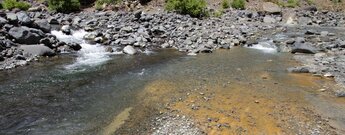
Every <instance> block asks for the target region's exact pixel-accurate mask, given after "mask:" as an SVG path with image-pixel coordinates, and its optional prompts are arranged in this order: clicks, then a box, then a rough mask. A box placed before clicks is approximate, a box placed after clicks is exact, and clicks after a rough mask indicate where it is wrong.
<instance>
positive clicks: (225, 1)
mask: <svg viewBox="0 0 345 135" xmlns="http://www.w3.org/2000/svg"><path fill="white" fill-rule="evenodd" d="M222 7H223V9H227V8H229V7H230V4H229V0H222Z"/></svg>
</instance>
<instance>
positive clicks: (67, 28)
mask: <svg viewBox="0 0 345 135" xmlns="http://www.w3.org/2000/svg"><path fill="white" fill-rule="evenodd" d="M61 31H62V32H63V33H65V34H67V35H70V34H71V26H69V25H64V26H62V27H61Z"/></svg>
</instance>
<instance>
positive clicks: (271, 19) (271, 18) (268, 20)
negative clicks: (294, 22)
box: [263, 16, 276, 23]
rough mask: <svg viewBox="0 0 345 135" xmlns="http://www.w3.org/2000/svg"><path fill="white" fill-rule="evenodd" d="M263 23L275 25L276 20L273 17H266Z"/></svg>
mask: <svg viewBox="0 0 345 135" xmlns="http://www.w3.org/2000/svg"><path fill="white" fill-rule="evenodd" d="M263 22H264V23H275V22H276V20H275V19H274V18H273V17H271V16H265V17H264V19H263Z"/></svg>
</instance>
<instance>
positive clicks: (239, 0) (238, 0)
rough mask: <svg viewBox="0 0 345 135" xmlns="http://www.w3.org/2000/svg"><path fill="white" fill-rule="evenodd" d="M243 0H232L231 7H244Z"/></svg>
mask: <svg viewBox="0 0 345 135" xmlns="http://www.w3.org/2000/svg"><path fill="white" fill-rule="evenodd" d="M245 4H246V3H245V1H244V0H233V1H232V3H231V7H232V8H235V9H244V8H245Z"/></svg>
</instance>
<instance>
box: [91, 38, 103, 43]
mask: <svg viewBox="0 0 345 135" xmlns="http://www.w3.org/2000/svg"><path fill="white" fill-rule="evenodd" d="M93 41H94V42H96V43H103V42H104V39H103V37H96V38H95V39H94V40H93Z"/></svg>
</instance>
